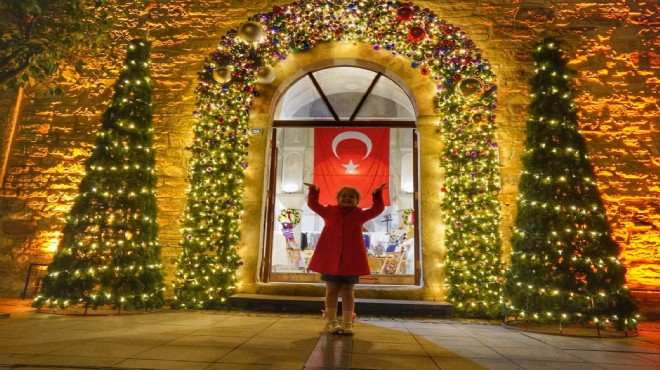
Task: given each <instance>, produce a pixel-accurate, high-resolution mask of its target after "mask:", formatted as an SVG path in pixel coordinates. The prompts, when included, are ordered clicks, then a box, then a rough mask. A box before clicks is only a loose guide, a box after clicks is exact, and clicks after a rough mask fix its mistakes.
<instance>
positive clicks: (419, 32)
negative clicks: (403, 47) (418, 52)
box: [408, 26, 426, 42]
mask: <svg viewBox="0 0 660 370" xmlns="http://www.w3.org/2000/svg"><path fill="white" fill-rule="evenodd" d="M425 37H426V31H424V29H423V28H422V27H418V26H415V27H410V29H409V30H408V41H410V42H420V41H422V40H424V38H425Z"/></svg>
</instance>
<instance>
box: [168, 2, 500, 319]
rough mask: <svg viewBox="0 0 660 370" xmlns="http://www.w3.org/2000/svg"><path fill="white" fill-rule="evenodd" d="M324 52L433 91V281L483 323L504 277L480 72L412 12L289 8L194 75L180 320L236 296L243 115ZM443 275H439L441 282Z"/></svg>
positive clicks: (441, 31) (484, 73)
mask: <svg viewBox="0 0 660 370" xmlns="http://www.w3.org/2000/svg"><path fill="white" fill-rule="evenodd" d="M324 42H354V43H362V44H368V45H370V47H372V48H373V50H374V51H377V52H382V53H391V54H392V55H393V56H404V57H406V58H407V59H408V60H409V61H410V68H411V69H414V70H416V71H418V73H421V74H422V75H424V76H428V78H429V79H432V80H433V81H435V83H436V84H437V92H436V94H435V96H429V97H428V99H433V101H434V105H435V107H436V113H437V135H438V140H437V143H438V145H437V149H436V150H437V157H438V162H439V166H441V167H442V169H443V173H444V177H443V178H424V179H422V181H425V182H427V181H428V182H431V183H432V184H433V186H434V187H435V188H436V189H437V192H439V193H442V194H443V196H442V202H441V204H438V205H437V209H435V210H433V212H438V213H440V212H441V213H442V214H443V220H444V225H425V226H424V227H443V228H444V235H445V238H444V239H445V240H444V246H442V245H440V243H439V242H438V241H425V243H426V244H428V245H427V246H425V247H424V248H423V249H424V253H425V254H428V253H437V254H443V260H444V263H443V266H442V267H438V269H439V270H438V271H437V272H434V273H438V274H439V273H444V274H445V276H446V279H445V282H446V296H447V299H448V300H449V301H450V302H452V303H453V304H454V305H455V307H456V308H457V310H459V311H460V312H462V313H464V314H484V313H492V311H493V310H494V309H495V308H496V307H497V305H498V304H499V301H500V292H501V288H500V284H501V282H502V281H501V279H502V276H503V264H502V261H501V258H500V257H501V239H500V233H499V217H500V216H499V215H500V210H499V201H498V194H499V190H500V189H499V184H500V181H499V166H498V145H497V143H496V142H495V137H494V134H495V130H496V127H495V116H494V109H495V104H496V91H497V86H496V82H495V76H494V74H493V71H492V69H491V66H490V64H489V62H488V61H487V60H486V59H484V58H483V57H482V55H481V52H480V50H479V49H478V48H477V47H476V46H475V44H474V43H473V42H472V41H471V40H470V39H469V38H468V37H467V35H466V34H465V33H464V32H462V31H461V30H460V29H459V28H457V27H454V26H452V25H450V24H447V23H446V22H445V21H444V20H442V19H440V18H438V17H437V16H436V15H435V14H433V13H432V12H431V11H429V10H428V9H422V8H420V7H418V6H415V5H414V4H412V3H402V2H396V1H383V0H365V1H350V2H349V1H346V2H341V1H338V2H330V1H320V0H310V1H298V2H295V3H292V4H290V5H288V6H284V7H274V8H273V10H272V11H271V12H268V13H264V14H258V15H254V16H252V17H250V19H249V20H248V21H247V22H245V23H243V24H242V25H241V26H240V27H239V28H238V29H232V30H230V31H229V32H228V33H227V34H226V35H224V36H222V38H221V40H220V42H219V44H218V46H217V49H216V50H215V51H214V52H213V53H211V55H210V56H209V57H208V58H207V63H206V66H205V68H204V70H203V71H201V72H200V73H199V79H200V83H199V85H198V87H197V90H196V93H197V103H198V104H197V106H198V108H197V110H196V111H195V112H194V115H195V125H194V128H193V130H194V142H193V143H192V144H191V145H190V147H189V148H188V149H189V150H190V151H191V153H192V158H191V163H190V169H189V177H188V181H189V183H190V186H189V190H188V200H187V206H186V209H185V211H184V215H183V218H182V225H183V229H182V230H183V231H182V239H181V247H182V248H181V254H180V255H179V257H178V258H177V261H176V265H177V266H176V267H177V273H176V278H175V281H174V290H175V296H176V302H177V303H176V305H177V307H179V308H215V307H218V306H221V305H223V304H224V303H225V301H226V299H227V298H228V297H229V296H230V295H231V294H232V293H233V292H234V291H235V289H236V272H237V270H238V269H239V268H240V266H241V265H242V261H241V257H240V255H239V254H238V252H237V248H238V244H239V241H240V234H239V225H240V222H241V220H242V218H243V192H244V185H243V179H244V174H245V171H246V170H248V168H249V163H248V162H247V154H248V152H249V150H250V149H249V147H248V146H249V126H248V122H249V119H250V107H251V103H252V101H253V99H254V98H255V97H256V96H258V95H259V86H260V84H269V83H271V82H272V81H273V80H274V78H275V70H274V68H273V67H272V66H273V65H275V64H276V63H278V61H281V60H284V59H286V58H287V56H288V55H290V54H292V53H304V52H306V51H307V50H309V49H312V48H314V46H315V45H317V44H319V43H324ZM440 269H444V271H441V270H440Z"/></svg>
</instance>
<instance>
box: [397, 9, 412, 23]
mask: <svg viewBox="0 0 660 370" xmlns="http://www.w3.org/2000/svg"><path fill="white" fill-rule="evenodd" d="M412 16H413V10H412V8H409V7H407V6H402V7H400V8H399V9H397V11H396V19H397V20H398V21H399V22H407V21H409V20H411V19H412Z"/></svg>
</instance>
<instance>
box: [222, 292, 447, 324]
mask: <svg viewBox="0 0 660 370" xmlns="http://www.w3.org/2000/svg"><path fill="white" fill-rule="evenodd" d="M227 306H228V308H229V310H232V309H237V310H247V311H262V312H279V313H310V314H319V315H320V314H321V310H323V308H324V305H323V297H301V296H280V295H265V294H235V295H233V296H231V297H230V298H229V300H228V305H227ZM355 306H356V309H355V311H356V312H357V313H358V315H361V316H367V315H378V316H388V317H430V318H450V317H451V316H452V313H453V311H454V307H453V306H452V305H451V304H450V303H446V302H428V301H411V300H392V299H366V298H356V299H355ZM339 311H340V312H341V299H340V309H339Z"/></svg>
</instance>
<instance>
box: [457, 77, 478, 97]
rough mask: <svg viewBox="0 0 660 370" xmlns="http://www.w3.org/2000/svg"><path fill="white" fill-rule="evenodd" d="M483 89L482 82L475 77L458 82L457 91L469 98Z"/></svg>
mask: <svg viewBox="0 0 660 370" xmlns="http://www.w3.org/2000/svg"><path fill="white" fill-rule="evenodd" d="M483 90H484V84H483V83H481V81H479V80H478V79H476V78H466V79H464V80H462V81H461V82H460V83H459V84H458V92H459V93H460V94H461V95H463V97H466V98H469V97H472V96H474V95H476V94H478V93H481V92H482V91H483Z"/></svg>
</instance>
